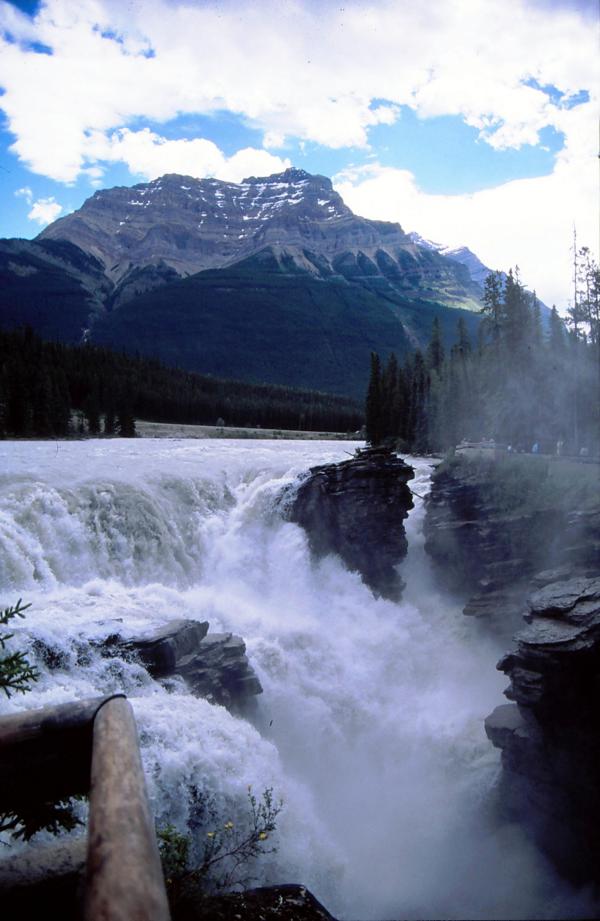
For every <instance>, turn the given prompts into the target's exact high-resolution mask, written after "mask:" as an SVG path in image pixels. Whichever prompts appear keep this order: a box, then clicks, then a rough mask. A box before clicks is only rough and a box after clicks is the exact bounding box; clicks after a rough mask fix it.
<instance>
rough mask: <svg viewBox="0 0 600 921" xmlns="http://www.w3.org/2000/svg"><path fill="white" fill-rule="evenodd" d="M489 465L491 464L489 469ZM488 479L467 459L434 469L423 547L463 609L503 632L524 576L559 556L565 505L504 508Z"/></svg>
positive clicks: (520, 598)
mask: <svg viewBox="0 0 600 921" xmlns="http://www.w3.org/2000/svg"><path fill="white" fill-rule="evenodd" d="M492 469H493V468H490V470H492ZM489 486H490V482H489V479H486V478H485V477H482V475H481V472H480V471H478V470H477V468H471V466H470V465H469V464H468V463H466V464H461V465H460V466H458V467H455V468H450V469H447V468H446V469H442V470H440V471H439V472H436V474H435V475H434V478H433V483H432V489H431V493H430V495H429V498H428V502H427V515H426V518H425V528H424V530H425V550H426V551H427V553H428V554H429V556H430V557H431V559H432V560H433V562H434V564H435V567H436V570H437V573H438V575H439V578H440V580H441V581H443V582H444V583H445V584H446V585H447V586H448V588H449V589H450V590H453V591H455V592H457V593H459V594H460V595H462V596H463V597H466V599H467V602H466V605H465V608H464V613H465V614H467V615H469V616H472V617H478V618H483V619H485V620H486V622H487V623H488V624H490V625H493V626H494V628H495V629H497V630H498V631H499V632H501V633H504V634H505V635H507V636H510V635H511V634H512V632H513V631H514V630H515V629H518V627H519V626H520V624H521V613H522V611H523V608H524V604H525V600H526V598H527V595H528V594H529V591H530V580H531V578H532V577H533V575H534V573H535V572H536V571H538V570H539V569H540V568H541V566H544V565H548V561H550V563H551V564H552V563H553V562H558V560H559V559H560V548H559V546H556V547H555V546H554V545H555V544H557V545H558V540H557V537H558V535H562V534H564V533H565V529H566V528H567V524H568V521H567V519H568V516H567V515H566V513H564V512H561V511H559V510H556V509H544V510H538V511H535V512H533V513H528V514H521V513H515V512H511V513H507V512H506V511H504V510H503V509H502V508H501V507H499V505H498V504H497V503H495V502H494V501H492V500H491V499H490V489H489Z"/></svg>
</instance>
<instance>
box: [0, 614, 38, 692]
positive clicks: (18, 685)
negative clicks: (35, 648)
mask: <svg viewBox="0 0 600 921" xmlns="http://www.w3.org/2000/svg"><path fill="white" fill-rule="evenodd" d="M30 607H31V605H30V604H21V599H20V598H19V600H18V601H17V603H16V605H14V607H9V608H5V609H4V611H2V612H1V613H0V626H3V627H5V626H6V625H7V624H9V623H10V621H11V620H12V619H13V618H14V617H25V614H24V613H23V612H24V611H26V610H27V608H30ZM13 636H14V634H13V633H0V652H2V653H4V651H5V649H6V644H7V643H8V641H9V640H10V639H12V637H13ZM37 678H38V673H37V671H36V669H35V668H33V667H32V666H31V665H30V664H29V662H28V661H27V659H26V658H25V655H24V654H23V653H22V652H12V653H9V654H8V655H3V656H2V658H0V688H1V689H2V690H3V691H4V693H5V694H6V696H7V697H10V695H11V694H13V693H20V694H25V692H26V691H28V690H29V688H30V685H31V683H32V682H33V681H36V680H37Z"/></svg>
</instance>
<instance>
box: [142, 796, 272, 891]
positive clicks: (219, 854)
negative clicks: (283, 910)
mask: <svg viewBox="0 0 600 921" xmlns="http://www.w3.org/2000/svg"><path fill="white" fill-rule="evenodd" d="M196 800H197V802H198V803H199V805H200V811H201V813H202V818H203V821H202V829H201V832H200V834H201V836H202V841H201V843H200V851H199V852H200V857H199V859H197V860H196V861H192V859H191V852H192V839H191V836H190V835H184V834H181V833H180V832H178V831H177V830H176V829H175V828H174V826H173V825H167V826H165V827H164V828H162V829H160V830H159V831H158V839H159V849H160V854H161V859H162V864H163V871H164V874H165V879H166V883H167V891H168V893H169V899H170V902H171V904H172V905H177V904H178V903H180V902H182V901H189V900H190V899H191V900H194V899H198V898H201V897H202V895H203V894H205V893H209V892H214V891H216V890H217V891H218V890H230V889H233V888H235V887H240V888H244V887H245V886H247V885H248V884H249V883H250V882H252V881H253V880H254V878H253V877H252V876H251V869H252V867H251V865H252V862H253V861H254V860H255V859H256V858H257V857H259V856H260V855H261V854H274V853H275V852H276V851H277V847H276V846H275V845H274V844H273V835H274V833H275V830H276V823H277V817H278V815H279V813H280V812H281V810H282V808H283V803H282V802H281V801H279V802H275V801H274V799H273V790H272V788H271V787H269V788H267V789H266V790H264V791H263V793H262V796H261V798H260V799H257V798H256V797H255V796H254V794H253V793H252V789H251V787H248V800H247V810H246V813H245V815H244V816H242V817H241V819H240V821H237V822H234V821H233V820H231V819H227V820H226V819H224V817H223V816H222V815H219V813H218V811H217V808H216V806H215V803H214V800H212V799H211V798H208V797H198V796H197V797H196ZM194 863H195V865H194Z"/></svg>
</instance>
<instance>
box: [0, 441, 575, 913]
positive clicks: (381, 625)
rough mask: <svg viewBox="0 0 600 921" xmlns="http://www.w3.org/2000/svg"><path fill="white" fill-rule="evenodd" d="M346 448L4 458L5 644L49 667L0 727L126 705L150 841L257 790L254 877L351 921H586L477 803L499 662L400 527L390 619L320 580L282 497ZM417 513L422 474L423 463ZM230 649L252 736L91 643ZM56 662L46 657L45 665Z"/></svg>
mask: <svg viewBox="0 0 600 921" xmlns="http://www.w3.org/2000/svg"><path fill="white" fill-rule="evenodd" d="M354 447H355V445H352V444H349V443H348V442H343V443H342V442H340V443H335V442H314V441H312V442H276V441H233V440H232V441H227V440H223V441H220V440H219V441H186V440H173V441H151V440H141V439H140V440H131V441H127V440H118V441H117V440H115V441H101V440H97V441H84V442H61V443H59V444H55V443H51V442H16V443H14V442H3V443H0V462H1V468H0V469H1V471H2V472H1V474H0V589H1V597H0V602H1V603H2V607H5V606H7V605H9V604H12V603H14V601H15V600H16V599H17V598H18V597H23V599H24V600H25V601H27V602H31V604H32V607H31V609H30V610H29V611H28V613H27V617H26V619H25V620H24V621H22V622H20V623H19V624H17V625H16V627H15V634H16V635H15V638H14V640H13V641H12V643H13V648H21V649H22V650H24V651H26V652H27V654H28V656H29V658H30V659H32V660H34V659H35V655H34V654H32V652H31V650H32V648H33V649H35V645H33V647H32V644H33V643H34V641H35V640H36V639H37V640H41V641H43V643H44V644H46V646H49V647H51V648H52V649H54V650H55V651H56V652H57V654H59V660H58V666H59V667H54V668H53V669H52V670H51V671H50V670H48V669H47V668H46V666H45V665H44V664H43V662H42V661H41V660H37V661H36V664H37V665H38V667H39V670H40V673H41V674H40V680H39V681H38V682H37V683H36V684H35V685H34V686H33V688H32V690H31V692H30V693H28V694H27V695H24V696H20V695H17V696H14V697H12V698H11V699H10V700H5V701H2V702H1V704H0V707H1V711H0V712H3V713H8V712H14V711H16V710H19V709H23V708H30V707H39V706H44V705H48V704H57V703H62V702H66V701H69V700H72V699H74V698H85V697H90V696H95V695H98V694H105V693H110V692H113V691H120V690H123V691H125V693H127V695H128V696H129V698H130V699H131V701H132V703H133V706H134V709H135V713H136V717H137V720H138V725H139V727H140V734H141V739H142V746H143V757H144V763H145V768H146V772H147V777H148V783H149V792H150V795H151V799H152V804H153V807H154V809H155V811H156V815H157V819H158V822H159V824H165V823H166V822H171V823H173V824H175V825H176V826H177V827H178V828H179V829H180V830H182V831H185V830H186V828H187V823H188V822H189V820H190V818H191V815H192V813H191V810H192V804H191V802H190V789H192V788H194V787H195V788H197V789H198V790H200V791H201V792H202V793H205V794H206V793H210V794H211V795H212V796H213V797H214V799H215V802H216V803H217V805H218V808H219V813H220V814H221V815H228V816H229V815H232V816H234V815H236V814H237V811H239V810H240V809H242V808H243V804H244V801H245V798H246V795H247V788H248V786H249V785H251V786H252V789H253V790H254V791H256V792H257V793H259V792H260V791H261V790H263V789H265V788H266V787H273V790H274V792H275V795H276V796H277V797H281V798H283V800H284V804H285V805H284V809H283V811H282V813H281V815H280V817H279V819H278V845H279V849H278V852H277V853H276V854H272V855H269V856H268V857H266V858H265V859H264V860H263V861H262V863H261V865H260V867H259V872H260V873H261V877H262V878H261V881H263V882H266V883H268V882H302V883H304V884H306V885H307V886H308V887H309V888H311V889H312V890H313V892H314V893H315V894H316V895H317V896H318V897H319V898H320V899H321V900H322V901H323V902H324V903H325V904H326V905H327V907H328V908H329V909H330V911H332V912H333V913H334V914H337V915H338V916H340V917H343V918H355V919H356V918H360V919H383V918H425V917H427V918H436V917H437V918H439V917H444V918H509V917H513V918H525V917H531V918H543V917H547V918H558V917H566V916H572V917H577V916H581V915H582V914H585V911H584V910H583V909H582V907H581V903H580V902H579V901H578V897H577V896H576V895H575V894H574V893H571V892H565V890H564V888H562V887H560V886H559V885H558V884H557V883H556V881H555V880H554V879H553V876H552V874H551V872H550V871H549V869H548V868H547V866H546V864H545V863H544V861H543V860H542V858H541V857H540V856H539V854H538V853H537V852H536V851H535V849H534V848H533V847H532V846H531V845H529V844H528V843H527V842H526V840H525V839H524V837H523V835H522V834H521V833H520V831H519V830H518V829H517V828H516V827H514V826H511V825H498V823H497V821H495V820H494V819H493V817H492V813H491V809H490V808H489V803H488V801H489V792H490V790H491V789H492V787H493V784H494V780H495V779H496V777H497V774H498V770H499V759H498V753H497V752H496V751H495V750H494V749H493V748H492V747H491V745H490V744H489V742H488V741H487V739H486V737H485V734H484V730H483V719H484V717H485V716H486V715H487V714H488V713H489V712H490V711H491V710H492V709H493V707H494V706H496V704H498V703H501V702H502V701H503V698H502V694H501V692H502V689H503V687H504V686H505V683H506V681H505V679H504V677H503V676H501V675H500V674H499V673H498V672H497V671H496V670H495V663H496V661H497V659H498V658H499V655H500V654H501V653H502V651H503V650H501V649H499V648H498V647H497V646H496V645H495V644H494V642H493V641H492V639H491V638H489V637H486V636H485V634H481V633H480V632H479V628H478V626H477V625H476V624H475V623H474V622H472V621H470V620H469V619H467V618H465V617H464V616H462V614H461V613H460V609H459V608H458V606H457V605H456V604H454V603H453V602H450V601H448V599H447V598H445V597H444V596H443V595H441V594H440V593H439V592H438V591H436V589H435V588H434V586H433V582H432V579H431V575H430V572H429V567H428V562H427V559H426V557H425V554H424V551H423V539H422V534H421V528H422V521H423V503H422V500H421V499H420V498H416V499H415V502H416V506H415V509H414V510H413V512H412V513H411V515H410V517H409V519H408V522H407V533H408V539H409V554H408V557H407V559H406V561H405V562H404V563H403V576H404V579H405V580H406V582H407V588H406V591H405V594H404V599H403V601H402V603H401V604H395V603H392V602H389V601H384V600H381V599H379V600H377V599H375V598H374V597H373V595H372V594H371V592H370V591H369V590H368V589H367V588H366V587H365V586H364V585H363V584H362V582H361V580H360V578H359V576H358V575H356V574H353V573H349V572H348V571H347V570H345V569H344V567H343V565H342V564H341V562H340V561H339V560H338V559H337V558H334V557H329V558H327V559H325V560H324V561H321V562H320V563H315V562H314V561H311V558H310V554H309V551H308V546H307V540H306V537H305V535H304V533H303V531H302V530H301V529H300V528H299V527H297V526H296V525H294V524H291V523H289V522H286V521H284V520H283V519H282V517H281V515H280V513H279V511H278V507H277V499H278V497H279V496H280V494H281V491H282V489H283V488H284V487H285V486H287V485H288V484H291V483H294V482H295V481H296V480H297V477H298V476H299V475H300V474H302V473H303V472H305V471H306V470H307V469H308V468H309V467H310V466H311V465H315V464H318V463H324V462H327V461H334V460H342V459H345V458H346V456H347V454H348V453H351V452H352V450H353V449H354ZM412 462H413V463H414V465H415V469H416V477H415V480H414V482H413V483H412V484H411V485H413V486H414V488H415V490H416V491H417V492H418V493H419V494H421V495H423V494H424V493H425V492H426V491H427V489H428V484H429V475H430V472H431V471H430V467H429V464H428V462H427V461H426V460H423V459H413V461H412ZM182 617H185V618H194V619H198V620H208V621H210V625H211V631H233V632H235V633H239V634H241V635H242V636H243V637H244V639H245V641H246V643H247V648H248V655H249V658H250V660H251V663H252V664H253V666H254V668H255V670H256V671H257V673H258V675H259V677H260V680H261V682H262V685H263V688H264V694H263V695H262V696H261V698H259V703H258V710H257V713H256V715H255V716H254V717H253V721H252V723H251V722H249V721H248V720H243V719H240V718H236V717H234V716H232V715H230V714H229V713H228V712H227V711H226V710H225V709H223V708H222V707H218V706H212V705H210V704H209V703H207V702H206V701H204V700H201V699H197V698H195V697H193V696H191V695H189V694H188V693H186V690H185V687H184V686H183V684H181V683H178V682H177V681H175V682H170V684H169V687H163V686H162V685H160V684H159V683H157V682H155V681H153V680H151V679H150V678H149V677H148V675H147V674H146V672H145V671H144V670H143V669H142V668H141V667H140V666H136V665H135V664H132V663H130V662H126V661H124V660H122V659H119V658H113V659H110V658H103V657H101V656H100V654H99V652H98V651H97V648H96V647H95V646H94V645H92V644H93V643H94V642H96V641H98V640H101V639H103V638H105V637H107V636H109V635H111V634H115V633H120V634H122V635H124V636H129V635H131V634H134V633H142V632H147V631H148V629H149V628H151V627H158V626H160V625H163V624H165V623H167V622H168V621H169V620H172V619H176V618H177V619H178V618H182ZM55 665H56V662H55Z"/></svg>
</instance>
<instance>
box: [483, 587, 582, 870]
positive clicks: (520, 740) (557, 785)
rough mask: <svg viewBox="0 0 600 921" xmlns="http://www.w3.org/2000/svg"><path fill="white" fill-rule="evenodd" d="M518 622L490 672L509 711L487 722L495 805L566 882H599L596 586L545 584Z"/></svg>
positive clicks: (499, 711) (501, 709) (503, 710)
mask: <svg viewBox="0 0 600 921" xmlns="http://www.w3.org/2000/svg"><path fill="white" fill-rule="evenodd" d="M527 620H528V621H529V625H528V626H527V627H525V629H524V630H522V631H521V632H520V633H518V634H517V636H516V638H515V639H516V650H515V651H513V652H510V653H509V654H508V655H506V656H504V658H503V659H501V661H500V662H499V664H498V668H500V669H501V670H502V671H504V672H506V674H507V675H508V676H509V678H510V686H509V688H508V690H507V691H506V696H507V697H508V698H509V699H510V700H512V701H514V703H513V704H508V705H504V706H501V707H497V708H496V710H494V712H493V713H492V714H491V716H489V717H488V719H487V720H486V732H487V734H488V737H489V738H490V739H491V741H492V742H493V743H494V745H496V746H497V747H498V748H500V749H502V765H503V769H504V771H503V774H504V776H503V787H502V788H503V793H504V800H505V803H506V806H507V808H508V809H509V811H510V812H512V813H513V814H514V815H515V816H519V817H521V818H522V819H523V818H525V819H526V820H527V821H528V823H529V824H530V825H531V827H532V828H533V831H534V834H535V835H536V837H537V839H538V841H539V843H540V845H541V846H542V847H543V848H544V849H545V850H546V851H547V852H548V853H549V854H550V856H551V857H552V858H553V859H554V861H555V862H556V863H557V865H558V867H559V868H560V869H561V870H562V871H563V872H564V873H565V874H566V875H567V876H569V877H570V878H572V879H574V880H576V881H578V882H587V881H590V880H593V881H595V882H600V736H599V735H598V726H599V725H600V695H599V691H600V577H597V578H581V577H580V578H576V579H567V580H562V581H559V582H554V583H552V584H547V585H546V586H545V587H544V588H541V589H540V590H538V591H537V592H535V593H534V594H533V595H532V596H531V598H530V601H529V611H528V614H527Z"/></svg>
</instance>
